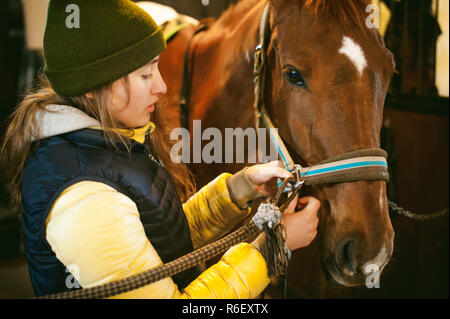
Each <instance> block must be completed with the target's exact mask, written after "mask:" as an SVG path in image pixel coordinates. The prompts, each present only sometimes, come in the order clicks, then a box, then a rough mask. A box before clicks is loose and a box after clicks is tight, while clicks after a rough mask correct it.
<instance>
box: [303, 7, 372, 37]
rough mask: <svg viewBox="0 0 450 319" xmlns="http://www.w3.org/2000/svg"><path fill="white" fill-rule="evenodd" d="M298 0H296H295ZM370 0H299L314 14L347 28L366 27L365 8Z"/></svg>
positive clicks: (361, 28)
mask: <svg viewBox="0 0 450 319" xmlns="http://www.w3.org/2000/svg"><path fill="white" fill-rule="evenodd" d="M296 1H298V0H296ZM370 3H371V2H370V0H352V1H350V0H349V1H347V0H301V1H300V4H301V5H303V7H304V8H307V9H310V10H311V12H313V13H314V14H315V15H318V16H323V17H325V18H327V19H332V20H334V21H338V22H339V23H340V24H341V25H342V26H344V27H347V28H358V29H360V30H365V29H367V27H366V14H367V13H366V8H367V6H368V5H369V4H370Z"/></svg>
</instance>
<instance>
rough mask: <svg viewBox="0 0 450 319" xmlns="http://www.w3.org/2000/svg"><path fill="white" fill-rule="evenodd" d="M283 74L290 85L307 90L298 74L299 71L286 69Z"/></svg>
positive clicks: (290, 68) (292, 68) (291, 68)
mask: <svg viewBox="0 0 450 319" xmlns="http://www.w3.org/2000/svg"><path fill="white" fill-rule="evenodd" d="M284 73H285V75H286V78H287V79H288V81H289V82H291V83H292V84H294V85H296V86H299V87H301V88H304V89H306V88H307V85H306V82H305V80H304V79H303V77H302V75H301V74H300V71H299V70H297V69H296V68H294V67H288V68H287V69H286V71H285V72H284Z"/></svg>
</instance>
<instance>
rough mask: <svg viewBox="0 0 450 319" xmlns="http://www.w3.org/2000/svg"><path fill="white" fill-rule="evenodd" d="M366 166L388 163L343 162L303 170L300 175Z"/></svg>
mask: <svg viewBox="0 0 450 319" xmlns="http://www.w3.org/2000/svg"><path fill="white" fill-rule="evenodd" d="M365 166H384V167H387V163H386V162H384V161H364V162H358V163H349V164H342V165H336V166H332V167H327V168H320V169H314V170H310V171H305V172H301V173H300V176H312V175H318V174H323V173H329V172H335V171H340V170H345V169H349V168H358V167H365Z"/></svg>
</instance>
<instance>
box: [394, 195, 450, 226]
mask: <svg viewBox="0 0 450 319" xmlns="http://www.w3.org/2000/svg"><path fill="white" fill-rule="evenodd" d="M388 204H389V208H391V209H392V211H394V212H395V213H397V214H399V215H403V216H406V217H408V218H411V219H414V220H419V221H426V220H432V219H436V218H439V217H442V216H445V215H446V214H448V208H445V209H443V210H440V211H438V212H436V213H431V214H415V213H412V212H410V211H409V210H405V209H404V208H402V207H400V206H398V205H397V204H396V203H394V202H391V201H390V200H388Z"/></svg>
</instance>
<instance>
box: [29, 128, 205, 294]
mask: <svg viewBox="0 0 450 319" xmlns="http://www.w3.org/2000/svg"><path fill="white" fill-rule="evenodd" d="M129 145H130V147H131V155H130V154H128V153H127V152H126V150H125V149H124V148H123V147H121V149H120V150H118V151H115V150H112V149H111V147H109V145H108V144H107V142H106V140H105V138H104V135H103V132H102V131H99V130H93V129H83V130H79V131H75V132H70V133H67V134H62V135H57V136H53V137H50V138H47V139H43V140H40V141H39V145H38V149H37V150H36V151H35V152H34V153H33V154H32V155H31V156H30V157H29V158H28V160H27V163H26V165H25V169H24V172H23V182H22V189H21V191H22V205H21V209H22V222H23V224H22V225H23V235H24V245H25V256H26V258H27V261H28V265H29V271H30V277H31V282H32V284H33V288H34V291H35V293H36V295H37V296H41V295H47V294H52V293H57V292H63V291H69V290H71V289H70V288H68V287H67V285H66V279H67V277H68V275H70V274H69V273H68V272H67V271H66V267H65V266H64V265H63V264H62V263H61V262H60V261H59V260H58V259H57V258H56V256H55V254H54V252H53V251H52V250H51V248H50V245H49V243H48V242H47V240H46V239H45V221H46V218H47V216H48V214H49V212H50V209H51V207H52V205H53V203H54V202H55V200H56V199H57V198H58V196H59V195H60V194H61V192H62V191H63V190H64V189H66V188H67V187H69V186H70V185H73V184H75V183H77V182H79V181H85V180H91V181H97V182H102V183H105V184H107V185H110V186H111V187H113V188H114V189H116V190H117V191H119V192H121V193H123V194H124V195H126V196H128V197H129V198H131V199H132V200H133V201H134V202H135V203H136V205H137V208H138V210H139V214H140V219H141V222H142V224H143V226H144V229H145V233H146V235H147V238H148V239H149V240H150V242H151V244H152V245H153V247H154V248H155V249H156V251H157V252H158V254H159V256H160V257H161V259H162V261H163V262H164V263H167V262H170V261H172V260H174V259H176V258H178V257H180V256H183V255H185V254H187V253H189V252H191V251H192V250H193V247H192V240H191V236H190V231H189V225H188V222H187V219H186V216H185V214H184V212H183V207H182V204H181V202H180V199H179V197H178V194H177V192H176V189H175V186H174V184H173V181H172V180H171V178H170V176H169V175H168V174H167V172H166V170H165V169H164V167H162V166H161V165H159V163H157V162H156V161H154V160H152V159H150V157H149V151H148V149H147V148H146V147H145V146H144V145H142V144H140V143H137V142H135V141H133V140H129ZM197 275H198V271H197V269H196V268H191V269H189V270H186V271H184V272H182V273H180V274H178V275H176V276H174V277H172V278H173V279H174V281H175V283H176V284H177V285H178V287H179V288H180V289H181V288H184V287H185V286H186V285H187V284H189V283H190V282H191V281H192V280H193V279H195V277H196V276H197ZM69 282H70V281H69ZM72 289H73V288H72Z"/></svg>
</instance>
